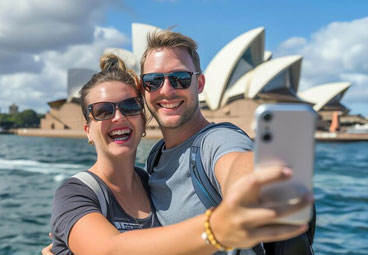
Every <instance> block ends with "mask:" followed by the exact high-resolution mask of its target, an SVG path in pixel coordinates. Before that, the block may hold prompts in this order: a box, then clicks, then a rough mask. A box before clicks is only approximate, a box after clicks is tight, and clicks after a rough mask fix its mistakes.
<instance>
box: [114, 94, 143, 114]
mask: <svg viewBox="0 0 368 255" xmlns="http://www.w3.org/2000/svg"><path fill="white" fill-rule="evenodd" d="M119 109H120V111H121V113H122V114H124V115H126V116H131V115H138V114H140V113H141V112H142V104H141V103H140V102H139V101H138V99H137V98H128V99H125V100H123V101H121V102H120V103H119Z"/></svg>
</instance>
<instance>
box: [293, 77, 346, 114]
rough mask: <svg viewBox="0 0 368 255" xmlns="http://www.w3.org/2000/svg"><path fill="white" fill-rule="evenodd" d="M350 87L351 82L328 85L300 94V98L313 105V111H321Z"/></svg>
mask: <svg viewBox="0 0 368 255" xmlns="http://www.w3.org/2000/svg"><path fill="white" fill-rule="evenodd" d="M350 86H351V83H350V82H334V83H326V84H322V85H318V86H315V87H312V88H310V89H307V90H305V91H302V92H299V93H298V96H299V97H300V98H302V99H303V100H305V101H308V102H311V103H313V104H314V106H313V109H314V110H315V111H319V110H321V109H322V108H323V107H324V106H325V105H327V104H328V103H329V102H330V101H331V100H332V99H333V98H334V97H335V96H336V95H338V94H344V93H345V92H346V90H347V89H348V88H349V87H350Z"/></svg>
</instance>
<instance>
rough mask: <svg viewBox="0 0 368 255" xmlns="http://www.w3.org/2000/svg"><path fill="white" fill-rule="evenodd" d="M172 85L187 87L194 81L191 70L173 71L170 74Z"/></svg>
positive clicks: (179, 87)
mask: <svg viewBox="0 0 368 255" xmlns="http://www.w3.org/2000/svg"><path fill="white" fill-rule="evenodd" d="M169 79H170V82H171V85H172V86H173V87H174V88H176V89H187V88H189V86H190V84H191V82H192V75H191V74H190V73H189V72H173V73H171V74H170V75H169Z"/></svg>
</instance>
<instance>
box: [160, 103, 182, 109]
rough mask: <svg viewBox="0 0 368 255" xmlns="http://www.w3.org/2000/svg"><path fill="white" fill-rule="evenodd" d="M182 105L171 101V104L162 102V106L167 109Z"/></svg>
mask: <svg viewBox="0 0 368 255" xmlns="http://www.w3.org/2000/svg"><path fill="white" fill-rule="evenodd" d="M179 105H180V103H170V104H163V103H161V104H160V106H161V107H163V108H166V109H173V108H176V107H178V106H179Z"/></svg>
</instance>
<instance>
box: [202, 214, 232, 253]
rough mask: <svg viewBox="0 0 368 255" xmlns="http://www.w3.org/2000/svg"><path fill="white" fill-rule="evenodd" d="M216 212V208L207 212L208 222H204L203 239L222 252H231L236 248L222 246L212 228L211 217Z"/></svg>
mask: <svg viewBox="0 0 368 255" xmlns="http://www.w3.org/2000/svg"><path fill="white" fill-rule="evenodd" d="M213 211H214V208H210V209H208V210H207V211H206V220H205V222H204V232H203V233H202V239H203V240H204V241H205V243H206V244H211V245H213V246H215V247H216V248H217V249H218V250H220V251H231V250H233V249H234V248H231V247H227V246H225V245H222V244H221V243H220V242H219V241H217V239H216V237H215V235H214V233H213V231H212V229H211V226H210V217H211V215H212V213H213Z"/></svg>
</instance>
